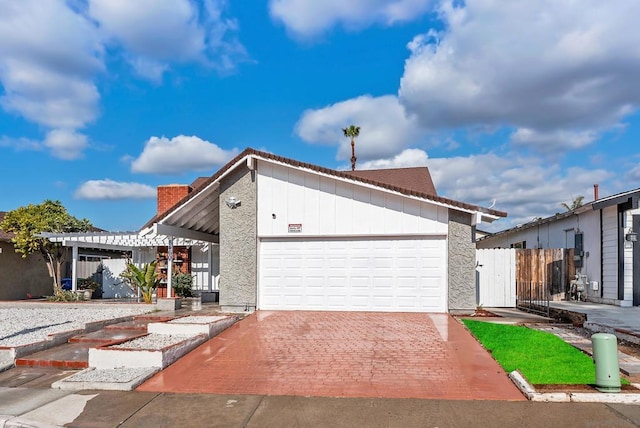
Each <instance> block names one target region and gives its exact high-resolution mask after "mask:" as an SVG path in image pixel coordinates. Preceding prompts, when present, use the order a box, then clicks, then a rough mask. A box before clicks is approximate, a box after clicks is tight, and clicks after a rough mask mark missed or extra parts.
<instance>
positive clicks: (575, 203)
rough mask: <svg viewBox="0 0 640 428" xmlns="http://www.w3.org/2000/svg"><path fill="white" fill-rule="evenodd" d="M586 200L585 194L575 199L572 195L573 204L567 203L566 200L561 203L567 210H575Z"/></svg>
mask: <svg viewBox="0 0 640 428" xmlns="http://www.w3.org/2000/svg"><path fill="white" fill-rule="evenodd" d="M583 200H584V196H576V198H575V199H574V198H573V196H572V197H571V205H569V204H567V203H566V202H563V203H561V204H560V205H562V206H563V207H564V208H565V209H566V210H567V211H573V210H575V209H578V208H580V207H581V206H582V201H583Z"/></svg>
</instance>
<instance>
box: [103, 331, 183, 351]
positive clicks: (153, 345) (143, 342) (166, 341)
mask: <svg viewBox="0 0 640 428" xmlns="http://www.w3.org/2000/svg"><path fill="white" fill-rule="evenodd" d="M191 337H193V335H187V334H149V335H147V336H143V337H139V338H137V339H133V340H128V341H126V342H124V343H120V344H117V345H111V346H109V348H114V349H153V350H159V349H162V348H166V347H168V346H171V345H174V344H176V343H179V342H182V341H184V340H187V339H189V338H191Z"/></svg>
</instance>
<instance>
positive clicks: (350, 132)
mask: <svg viewBox="0 0 640 428" xmlns="http://www.w3.org/2000/svg"><path fill="white" fill-rule="evenodd" d="M342 133H343V134H344V136H345V137H346V138H351V170H352V171H355V170H356V161H357V160H358V158H356V143H355V139H356V138H358V136H359V135H360V127H359V126H354V125H349V127H347V128H342Z"/></svg>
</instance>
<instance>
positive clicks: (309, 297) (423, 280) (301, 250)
mask: <svg viewBox="0 0 640 428" xmlns="http://www.w3.org/2000/svg"><path fill="white" fill-rule="evenodd" d="M445 242H446V241H445V240H444V239H379V240H372V239H352V240H337V239H336V240H309V241H304V240H290V241H286V240H280V241H279V240H273V241H271V240H264V241H261V243H260V282H259V308H260V309H300V310H309V309H312V310H355V311H385V312H386V311H398V312H400V311H401V312H444V311H446V290H445V285H446V283H445V281H444V278H445V275H446V268H445V266H446V265H445V260H446V246H445Z"/></svg>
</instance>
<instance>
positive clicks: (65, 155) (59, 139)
mask: <svg viewBox="0 0 640 428" xmlns="http://www.w3.org/2000/svg"><path fill="white" fill-rule="evenodd" d="M43 145H44V146H45V147H47V148H49V149H50V150H51V154H52V155H53V156H55V157H57V158H60V159H65V160H73V159H78V158H81V157H82V153H83V152H84V150H85V149H86V148H87V146H88V145H89V144H88V142H87V136H86V135H83V134H80V133H78V132H75V131H73V130H68V129H54V130H52V131H49V132H48V133H47V136H46V138H45V139H44V141H43Z"/></svg>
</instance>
